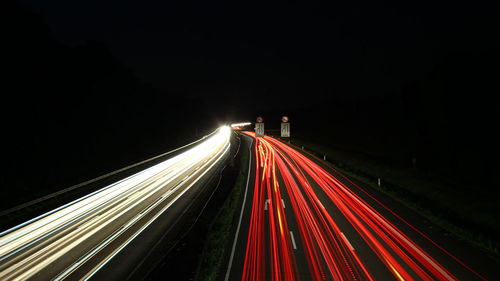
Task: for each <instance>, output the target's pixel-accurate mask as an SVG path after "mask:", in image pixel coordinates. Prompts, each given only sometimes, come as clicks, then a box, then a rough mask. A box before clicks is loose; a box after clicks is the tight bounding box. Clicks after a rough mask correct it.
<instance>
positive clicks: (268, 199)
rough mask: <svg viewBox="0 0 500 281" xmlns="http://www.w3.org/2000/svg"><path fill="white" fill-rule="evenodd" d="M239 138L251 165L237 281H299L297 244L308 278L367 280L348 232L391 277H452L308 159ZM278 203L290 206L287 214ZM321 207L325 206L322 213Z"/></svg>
mask: <svg viewBox="0 0 500 281" xmlns="http://www.w3.org/2000/svg"><path fill="white" fill-rule="evenodd" d="M244 133H245V134H247V135H249V136H251V137H253V138H254V139H255V150H254V153H255V159H256V161H255V183H254V190H253V192H254V196H253V202H252V207H251V213H250V226H249V230H248V239H247V242H246V243H247V245H246V252H245V260H244V264H243V272H242V279H241V280H242V281H253V280H273V281H275V280H300V277H301V274H299V270H298V266H297V259H298V255H299V254H298V252H297V251H296V244H299V243H300V244H299V247H301V248H302V249H301V250H302V251H303V255H304V256H305V260H306V261H307V269H308V271H309V272H308V277H309V278H308V279H312V280H331V279H333V280H375V278H374V276H373V273H372V272H370V270H369V269H368V268H369V267H367V262H366V261H365V260H364V259H363V257H362V256H360V253H359V252H358V251H357V250H356V247H353V245H352V244H351V242H350V241H349V239H348V236H349V235H353V233H355V234H357V236H359V237H360V239H362V241H364V243H365V244H366V245H367V246H368V248H369V249H371V251H373V253H374V255H375V257H376V258H378V259H379V260H380V262H381V264H383V265H384V266H385V268H386V269H387V272H390V274H392V276H393V277H394V278H395V279H396V280H458V278H457V277H455V276H454V275H453V274H452V273H450V272H449V271H448V270H447V269H446V268H445V267H444V266H443V265H441V264H440V263H439V262H438V261H436V260H435V259H434V258H433V257H432V256H431V255H430V254H429V253H428V252H426V251H425V250H424V249H423V248H422V247H420V246H419V245H418V244H417V243H416V242H415V241H413V240H412V239H411V238H410V237H408V236H407V235H406V234H405V233H403V231H401V230H400V229H398V227H396V226H395V225H394V224H393V223H391V222H390V221H389V220H388V219H387V218H385V217H384V216H383V215H382V214H380V213H379V212H378V211H377V210H376V209H374V208H373V207H372V206H370V205H369V204H368V203H367V202H366V201H365V200H363V199H362V198H361V197H360V196H358V195H357V194H356V193H355V192H354V191H352V190H351V189H350V188H349V187H348V186H346V185H345V184H344V183H343V182H342V181H340V180H339V179H338V178H336V177H335V176H333V175H332V174H330V173H328V172H327V171H326V170H325V169H323V168H322V167H321V166H320V165H319V164H317V163H316V162H315V161H313V160H311V159H310V158H308V157H306V156H305V155H303V154H302V153H300V152H299V151H297V150H295V149H294V148H292V147H290V146H289V145H287V144H284V143H283V142H281V141H279V140H276V139H273V138H271V137H268V136H265V137H257V138H256V137H255V134H254V133H252V132H244ZM320 194H321V195H320ZM284 198H285V199H286V198H288V200H289V202H290V203H289V205H290V206H289V207H287V212H285V206H284V202H285V201H284V200H283V199H284ZM322 200H323V201H322ZM326 204H328V207H329V208H325V205H326ZM331 206H334V207H333V208H331ZM383 207H384V208H386V209H388V208H387V207H386V206H384V205H383ZM288 208H289V209H290V210H291V211H290V210H288ZM332 209H334V211H332ZM388 210H389V209H388ZM266 213H267V214H266ZM333 213H334V214H335V216H342V217H343V218H345V221H347V222H348V223H349V224H350V226H352V227H350V229H348V230H347V231H349V232H350V233H349V235H346V233H348V232H346V229H343V228H345V225H344V226H343V227H341V226H340V225H339V223H338V222H337V221H336V220H335V219H334V217H335V216H333V217H332V215H333ZM287 215H288V217H287ZM292 220H293V225H294V228H296V229H293V230H294V231H296V232H297V233H298V235H295V236H293V233H292V230H291V229H290V228H289V225H290V223H291V222H292ZM404 223H406V224H408V223H407V222H406V221H404ZM295 225H296V226H295ZM352 229H354V231H352ZM419 233H420V232H419ZM420 234H422V233H420ZM294 237H295V238H294ZM295 239H297V240H295ZM425 239H428V240H429V241H430V239H429V238H427V237H425ZM358 240H359V239H358ZM296 241H297V243H296ZM431 242H432V241H431ZM432 243H433V244H435V243H434V242H432ZM355 246H356V245H355ZM363 246H364V247H365V245H363ZM436 246H437V245H436ZM438 248H439V249H441V250H444V249H442V248H441V247H438ZM302 251H301V253H302ZM446 254H448V255H449V253H448V252H446ZM301 258H302V257H301ZM453 258H454V257H453ZM455 259H456V258H455ZM456 260H457V261H459V260H458V259H456ZM475 274H476V275H477V273H475ZM478 276H479V275H478ZM479 277H480V276H479Z"/></svg>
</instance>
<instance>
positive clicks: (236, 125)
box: [231, 122, 252, 128]
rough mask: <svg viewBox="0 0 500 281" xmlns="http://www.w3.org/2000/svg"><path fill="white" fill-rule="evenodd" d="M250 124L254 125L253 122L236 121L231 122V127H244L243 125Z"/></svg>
mask: <svg viewBox="0 0 500 281" xmlns="http://www.w3.org/2000/svg"><path fill="white" fill-rule="evenodd" d="M248 125H252V123H251V122H243V123H234V124H231V127H232V128H234V127H243V126H248Z"/></svg>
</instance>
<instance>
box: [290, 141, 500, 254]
mask: <svg viewBox="0 0 500 281" xmlns="http://www.w3.org/2000/svg"><path fill="white" fill-rule="evenodd" d="M291 144H293V145H296V146H299V147H304V149H305V150H306V151H308V152H310V153H312V154H314V155H316V156H318V157H321V158H322V157H323V156H326V160H327V162H328V163H330V164H331V165H332V166H333V167H335V168H336V169H339V170H340V171H342V172H344V173H345V174H347V175H349V176H351V177H353V178H356V179H357V180H359V181H361V182H363V183H365V184H367V185H369V186H371V187H372V188H374V189H377V190H379V191H381V192H383V193H384V194H387V195H389V196H390V197H392V198H393V199H395V200H397V201H399V202H400V203H402V204H403V205H405V206H407V207H409V208H411V209H412V210H415V211H416V212H418V213H419V214H421V215H422V216H424V217H425V218H427V219H428V220H429V221H431V222H433V223H435V224H436V225H438V226H440V227H442V228H443V229H445V230H447V231H449V232H451V233H453V234H455V235H457V236H458V237H460V238H461V239H464V240H466V241H468V242H470V243H472V244H474V245H476V246H477V247H479V248H481V249H483V250H485V251H486V252H488V253H489V254H490V255H492V256H493V257H494V258H495V259H497V260H499V259H500V241H499V240H498V237H500V236H499V235H500V225H498V220H497V218H498V217H497V215H498V214H499V213H500V205H499V204H498V202H496V200H495V197H493V196H488V194H485V193H483V192H480V190H478V189H475V188H474V186H470V185H462V184H460V183H456V182H453V181H451V180H449V179H446V178H442V177H439V176H437V175H432V174H430V173H425V172H423V171H420V170H418V169H417V168H416V167H411V166H410V167H408V168H406V169H403V168H394V167H391V166H389V165H386V164H384V163H382V162H378V161H376V159H373V158H370V157H366V155H364V154H361V153H360V154H357V153H353V152H346V151H343V150H341V149H336V148H332V147H330V146H328V145H323V144H317V143H311V142H307V141H304V140H302V139H295V138H294V139H292V140H291ZM379 178H380V186H379V185H378V180H379Z"/></svg>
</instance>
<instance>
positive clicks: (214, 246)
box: [195, 149, 250, 281]
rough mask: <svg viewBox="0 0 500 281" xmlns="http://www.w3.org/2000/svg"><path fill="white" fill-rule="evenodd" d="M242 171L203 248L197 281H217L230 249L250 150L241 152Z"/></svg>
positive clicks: (213, 223)
mask: <svg viewBox="0 0 500 281" xmlns="http://www.w3.org/2000/svg"><path fill="white" fill-rule="evenodd" d="M240 151H241V153H240V156H239V157H240V159H239V161H240V164H239V165H240V167H241V168H240V170H239V173H238V177H237V178H236V182H235V184H234V187H233V189H232V190H231V193H230V194H229V196H228V198H227V200H226V201H225V202H224V204H223V205H222V207H221V209H220V210H219V212H218V214H217V216H216V217H215V219H214V221H213V222H212V225H211V226H210V230H209V232H208V233H209V234H208V237H207V240H206V242H205V246H204V248H203V253H202V257H201V260H200V263H199V266H198V270H197V273H196V277H195V280H206V281H213V280H217V278H218V275H217V274H218V273H219V272H220V268H221V265H222V261H223V260H224V259H223V258H224V255H225V253H226V251H227V250H228V249H229V247H228V245H229V244H228V241H230V240H231V239H230V238H231V237H230V235H231V227H232V224H233V222H234V218H235V216H236V214H237V211H238V202H239V200H238V199H239V198H240V195H241V191H242V190H243V186H244V185H245V181H246V178H247V174H248V169H249V167H248V157H249V156H250V155H249V153H248V150H246V149H241V150H240Z"/></svg>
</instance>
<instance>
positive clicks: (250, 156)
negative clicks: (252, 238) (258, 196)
mask: <svg viewBox="0 0 500 281" xmlns="http://www.w3.org/2000/svg"><path fill="white" fill-rule="evenodd" d="M251 140H252V142H251V143H250V147H249V148H248V175H247V186H246V188H245V195H244V196H243V204H242V205H241V212H240V220H239V221H238V227H237V228H236V235H235V236H234V242H233V248H232V249H231V256H229V266H228V267H227V271H226V277H225V278H224V281H227V280H229V273H230V272H231V267H232V266H233V258H234V250H236V242H237V241H238V234H239V233H240V226H241V219H242V218H243V211H244V210H245V202H246V201H247V191H248V182H249V180H250V171H251V169H252V166H251V164H252V149H251V148H252V144H253V139H251Z"/></svg>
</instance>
